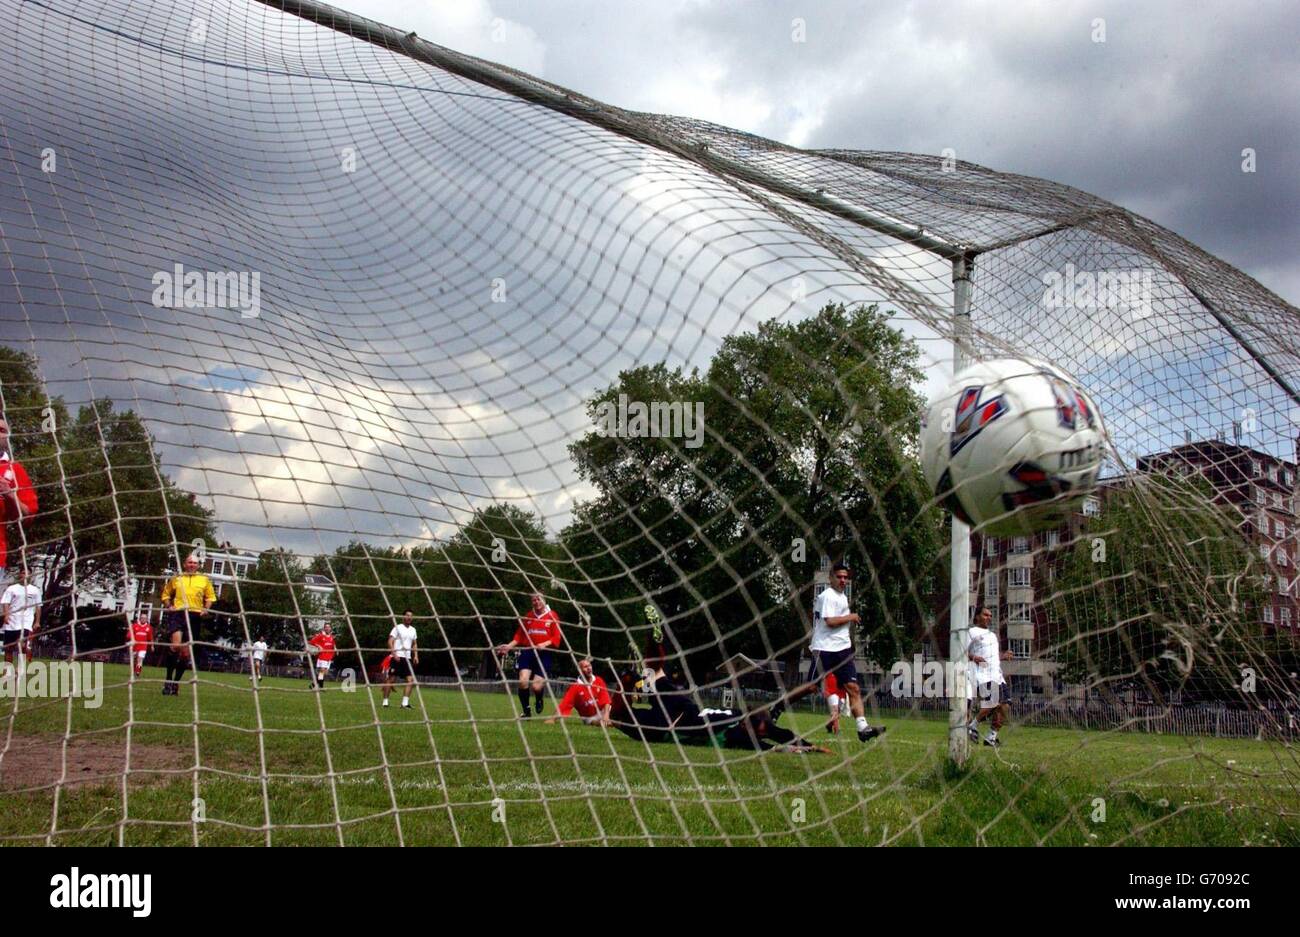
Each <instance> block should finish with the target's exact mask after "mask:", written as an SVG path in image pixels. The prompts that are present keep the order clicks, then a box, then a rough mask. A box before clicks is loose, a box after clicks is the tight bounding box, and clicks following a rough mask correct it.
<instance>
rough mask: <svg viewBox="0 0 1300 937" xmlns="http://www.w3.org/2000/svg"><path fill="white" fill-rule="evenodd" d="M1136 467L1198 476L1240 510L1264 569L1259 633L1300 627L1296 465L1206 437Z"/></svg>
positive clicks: (1218, 497)
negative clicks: (1265, 598)
mask: <svg viewBox="0 0 1300 937" xmlns="http://www.w3.org/2000/svg"><path fill="white" fill-rule="evenodd" d="M1297 448H1300V440H1297ZM1138 470H1139V471H1143V472H1154V471H1164V472H1174V473H1176V474H1180V475H1193V474H1195V475H1199V476H1201V477H1202V478H1204V479H1206V480H1207V481H1209V483H1210V485H1211V486H1212V487H1213V488H1214V492H1215V500H1216V501H1217V502H1219V503H1220V504H1228V505H1231V506H1233V507H1234V508H1236V509H1237V511H1239V512H1240V514H1241V525H1240V529H1241V532H1242V535H1243V536H1244V537H1245V538H1246V539H1247V540H1248V541H1249V542H1250V544H1251V546H1252V547H1253V548H1254V549H1256V550H1258V551H1259V556H1260V558H1261V559H1262V560H1263V561H1264V562H1265V564H1266V568H1267V569H1268V573H1269V580H1270V581H1269V589H1268V591H1269V592H1270V593H1271V594H1272V602H1271V603H1270V604H1267V605H1264V606H1263V607H1262V608H1261V609H1259V620H1260V624H1261V625H1262V626H1263V630H1264V631H1265V632H1271V633H1281V634H1291V635H1294V634H1295V633H1296V628H1297V625H1300V615H1298V614H1297V612H1298V611H1300V609H1298V607H1297V582H1296V574H1297V572H1296V571H1297V567H1296V563H1297V559H1298V558H1300V540H1297V523H1296V522H1297V518H1296V508H1297V473H1296V463H1295V462H1288V461H1286V460H1285V459H1279V458H1277V457H1276V456H1271V455H1269V454H1268V453H1266V452H1260V451H1259V450H1258V449H1250V448H1247V447H1246V446H1242V445H1239V444H1237V443H1229V442H1224V441H1222V440H1207V441H1203V442H1194V443H1188V444H1186V445H1183V446H1178V447H1177V448H1175V449H1171V450H1170V451H1168V452H1161V453H1157V454H1155V455H1149V456H1144V457H1142V458H1140V459H1138Z"/></svg>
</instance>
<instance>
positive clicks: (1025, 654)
mask: <svg viewBox="0 0 1300 937" xmlns="http://www.w3.org/2000/svg"><path fill="white" fill-rule="evenodd" d="M1007 644H1009V645H1010V646H1011V656H1012V657H1014V658H1015V659H1016V660H1029V639H1028V638H1012V639H1011V640H1010V641H1008V642H1007Z"/></svg>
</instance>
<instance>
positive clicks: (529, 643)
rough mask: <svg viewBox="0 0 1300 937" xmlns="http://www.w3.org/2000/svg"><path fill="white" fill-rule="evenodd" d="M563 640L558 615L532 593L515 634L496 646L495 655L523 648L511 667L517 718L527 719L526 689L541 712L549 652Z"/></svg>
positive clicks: (549, 666)
mask: <svg viewBox="0 0 1300 937" xmlns="http://www.w3.org/2000/svg"><path fill="white" fill-rule="evenodd" d="M563 641H564V638H563V636H562V635H561V634H560V616H559V615H557V614H555V612H554V611H552V610H551V607H550V606H549V605H547V604H546V599H545V598H544V597H543V596H542V594H541V593H540V592H534V593H533V607H532V609H531V610H530V611H529V612H528V614H527V615H525V616H524V617H523V618H522V619H521V620H520V622H519V627H518V628H516V629H515V636H514V638H513V639H512V640H511V641H510V643H509V644H502V645H500V646H499V647H497V653H498V654H502V655H504V654H508V653H509V652H510V651H511V650H513V649H514V648H517V647H521V648H523V649H524V650H523V652H522V653H520V655H519V660H518V661H516V662H515V669H516V670H517V671H518V673H519V705H520V706H521V707H523V713H521V714H520V718H522V719H527V718H528V717H529V716H530V715H531V713H530V712H529V711H528V691H529V689H531V690H532V691H533V697H534V699H535V700H536V703H537V714H538V715H539V716H540V715H541V714H542V690H544V689H545V688H546V674H547V673H548V672H549V671H550V669H551V651H552V650H553V649H555V648H558V647H559V646H560V645H561V644H562V643H563Z"/></svg>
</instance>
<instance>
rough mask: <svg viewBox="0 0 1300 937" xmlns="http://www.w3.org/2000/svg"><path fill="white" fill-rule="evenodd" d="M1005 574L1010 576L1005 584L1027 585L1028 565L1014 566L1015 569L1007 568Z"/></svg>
mask: <svg viewBox="0 0 1300 937" xmlns="http://www.w3.org/2000/svg"><path fill="white" fill-rule="evenodd" d="M1007 575H1008V576H1009V577H1010V579H1009V580H1008V582H1007V585H1010V586H1027V585H1029V567H1028V566H1021V567H1017V568H1015V569H1011V570H1008V573H1007Z"/></svg>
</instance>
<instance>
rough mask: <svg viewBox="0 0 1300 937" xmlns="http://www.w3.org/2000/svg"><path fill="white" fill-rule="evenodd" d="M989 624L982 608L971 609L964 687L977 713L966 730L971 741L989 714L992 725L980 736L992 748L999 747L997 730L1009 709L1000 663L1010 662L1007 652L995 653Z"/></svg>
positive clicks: (995, 643)
mask: <svg viewBox="0 0 1300 937" xmlns="http://www.w3.org/2000/svg"><path fill="white" fill-rule="evenodd" d="M992 623H993V613H992V612H991V611H989V610H988V609H987V608H985V607H984V606H983V605H977V606H975V622H974V624H973V625H971V629H970V631H969V636H970V643H969V644H968V645H966V659H967V660H968V661H970V663H969V664H968V665H967V666H968V668H969V673H970V677H969V679H968V680H967V685H968V686H969V687H970V688H971V693H970V695H972V696H973V697H974V699H972V701H971V706H972V708H973V709H978V714H977V715H975V716H974V717H973V718H972V719H971V721H970V725H969V726H968V727H967V730H968V731H969V732H970V737H971V740H972V741H976V740H978V739H979V737H980V732H979V724H980V723H981V722H983V721H984V720H985V719H987V718H988V717H989V716H990V715H991V716H992V717H993V726H992V728H991V729H989V734H988V735H986V736H984V744H985V745H992V746H994V747H996V746H998V745H1000V744H1001V743H1000V742H999V741H998V731H999V730H1000V729H1001V728H1002V726H1003V725H1005V724H1006V721H1007V717H1008V716H1009V714H1010V710H1011V695H1010V694H1009V693H1008V691H1007V684H1006V679H1005V678H1004V677H1003V676H1002V662H1003V661H1004V660H1010V659H1011V652H1010V651H1004V652H999V651H998V633H997V632H996V631H994V630H993V629H991V628H990V627H989V625H991V624H992Z"/></svg>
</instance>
